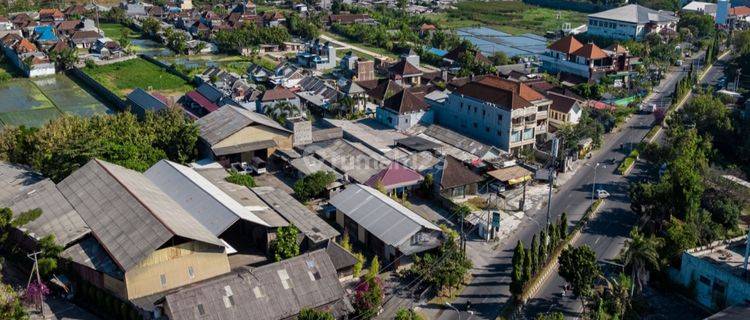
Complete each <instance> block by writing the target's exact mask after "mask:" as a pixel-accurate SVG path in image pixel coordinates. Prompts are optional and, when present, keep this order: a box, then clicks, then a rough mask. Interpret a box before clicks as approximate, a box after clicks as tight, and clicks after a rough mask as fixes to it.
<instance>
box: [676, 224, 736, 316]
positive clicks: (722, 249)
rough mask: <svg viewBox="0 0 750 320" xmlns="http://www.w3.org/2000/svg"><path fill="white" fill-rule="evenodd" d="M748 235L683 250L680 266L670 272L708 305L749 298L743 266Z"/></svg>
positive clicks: (717, 306)
mask: <svg viewBox="0 0 750 320" xmlns="http://www.w3.org/2000/svg"><path fill="white" fill-rule="evenodd" d="M746 239H747V237H744V236H743V237H739V238H734V239H730V240H722V241H717V242H714V243H712V244H709V245H707V246H703V247H698V248H694V249H690V250H686V251H685V252H683V253H682V259H681V264H680V268H679V269H671V270H670V271H669V276H670V278H672V281H675V282H677V283H679V284H681V285H683V286H685V287H688V288H694V292H695V299H696V300H697V301H698V303H700V304H702V305H703V306H705V307H707V308H709V309H723V308H725V307H727V306H730V305H734V304H737V303H743V302H747V301H750V281H749V280H748V276H747V275H748V269H746V268H745V266H744V253H745V243H746Z"/></svg>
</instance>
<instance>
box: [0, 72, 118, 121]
mask: <svg viewBox="0 0 750 320" xmlns="http://www.w3.org/2000/svg"><path fill="white" fill-rule="evenodd" d="M105 112H109V109H108V108H107V107H106V106H105V105H104V104H102V103H101V102H99V101H98V100H96V98H94V97H93V96H91V95H90V94H89V93H88V92H86V91H84V90H83V89H82V88H81V87H79V86H78V84H76V83H75V82H73V80H71V79H70V78H68V77H67V76H65V75H62V74H58V75H55V76H53V77H45V78H38V79H15V80H11V81H8V82H6V83H3V84H0V124H2V125H3V126H8V125H13V126H21V125H25V126H30V127H39V126H42V125H43V124H45V123H47V122H48V121H50V120H52V119H55V118H57V117H59V116H61V115H62V114H63V113H70V114H74V115H81V116H90V115H93V114H96V113H105Z"/></svg>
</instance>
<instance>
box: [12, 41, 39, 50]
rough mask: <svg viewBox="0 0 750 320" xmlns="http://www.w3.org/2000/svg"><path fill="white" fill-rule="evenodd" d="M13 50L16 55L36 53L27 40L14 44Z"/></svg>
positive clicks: (33, 46) (32, 45)
mask: <svg viewBox="0 0 750 320" xmlns="http://www.w3.org/2000/svg"><path fill="white" fill-rule="evenodd" d="M15 50H16V52H18V53H28V52H36V51H37V48H36V46H35V45H34V44H33V43H31V42H29V40H28V39H26V38H23V39H21V41H19V42H18V43H17V44H16V47H15Z"/></svg>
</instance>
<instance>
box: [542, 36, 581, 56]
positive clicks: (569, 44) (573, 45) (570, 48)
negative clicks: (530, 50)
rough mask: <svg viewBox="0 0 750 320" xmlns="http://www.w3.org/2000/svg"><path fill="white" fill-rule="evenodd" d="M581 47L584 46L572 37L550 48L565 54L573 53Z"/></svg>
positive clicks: (565, 38)
mask: <svg viewBox="0 0 750 320" xmlns="http://www.w3.org/2000/svg"><path fill="white" fill-rule="evenodd" d="M581 47H583V44H582V43H581V42H580V41H578V40H577V39H576V38H575V37H573V36H572V35H570V36H567V37H564V38H562V39H560V40H557V41H555V42H554V43H552V44H551V45H550V46H549V48H550V49H551V50H555V51H559V52H564V53H573V52H575V51H576V50H578V49H580V48H581Z"/></svg>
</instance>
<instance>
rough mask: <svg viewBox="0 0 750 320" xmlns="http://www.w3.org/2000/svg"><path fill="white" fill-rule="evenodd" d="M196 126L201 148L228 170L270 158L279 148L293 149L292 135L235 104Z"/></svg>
mask: <svg viewBox="0 0 750 320" xmlns="http://www.w3.org/2000/svg"><path fill="white" fill-rule="evenodd" d="M196 124H197V125H198V129H199V130H200V142H201V143H200V147H199V149H200V150H201V152H202V153H203V154H204V155H208V156H211V157H212V158H214V159H216V160H217V161H218V162H219V163H221V164H222V165H223V166H224V167H229V166H230V165H231V164H233V163H239V162H250V161H251V160H252V159H253V157H259V158H261V159H268V156H270V155H271V154H273V152H274V151H275V150H276V149H277V148H279V149H291V148H292V132H290V131H289V130H287V129H286V128H284V127H282V126H281V125H280V124H278V123H277V122H276V121H274V120H272V119H270V118H268V117H267V116H265V115H262V114H260V113H255V112H252V111H249V110H246V109H243V108H240V107H235V106H233V105H226V106H224V107H221V108H219V109H218V110H216V111H214V112H211V113H210V114H208V115H206V116H205V117H203V118H200V119H198V121H196Z"/></svg>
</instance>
